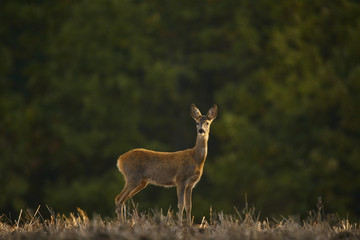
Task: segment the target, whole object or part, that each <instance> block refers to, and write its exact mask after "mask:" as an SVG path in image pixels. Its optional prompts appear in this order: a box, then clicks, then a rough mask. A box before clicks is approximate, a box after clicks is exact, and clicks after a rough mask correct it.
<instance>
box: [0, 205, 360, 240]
mask: <svg viewBox="0 0 360 240" xmlns="http://www.w3.org/2000/svg"><path fill="white" fill-rule="evenodd" d="M42 211H46V214H47V215H49V216H50V217H48V218H44V217H43V216H42V214H41V212H42ZM319 214H320V213H319V212H317V211H312V212H310V213H309V216H308V218H307V219H306V220H304V221H302V222H299V221H296V220H294V219H292V218H291V217H288V218H285V217H281V219H280V220H276V219H271V220H269V219H268V218H265V219H262V220H261V219H260V217H259V214H258V213H257V212H256V211H255V209H254V208H250V209H247V208H245V209H243V210H242V211H239V210H237V209H235V210H234V214H232V215H230V214H229V215H227V214H224V213H222V212H218V213H215V212H214V211H213V210H212V209H210V214H209V216H208V217H205V216H204V217H203V218H202V220H201V222H198V223H194V224H192V225H191V226H189V225H187V224H185V223H180V222H179V221H178V220H177V219H178V218H177V215H176V213H175V212H174V211H171V210H168V211H165V212H163V211H157V212H156V211H150V212H149V213H140V212H138V211H137V209H136V208H134V209H132V210H128V211H127V218H126V222H124V223H122V222H119V221H118V220H117V219H112V218H105V219H103V218H102V217H101V216H100V215H96V216H94V217H92V218H89V216H88V215H87V213H86V212H85V211H83V210H81V209H80V208H78V209H77V212H76V213H70V214H69V215H64V214H58V213H55V212H54V211H53V210H52V209H51V208H49V207H40V206H39V207H38V208H37V209H36V211H34V212H32V211H30V210H27V211H20V213H19V216H18V217H17V219H15V220H12V219H9V218H8V217H6V216H5V215H3V216H2V217H1V221H0V238H1V239H134V240H135V239H136V240H146V239H261V240H262V239H264V240H265V239H267V240H271V239H360V228H359V226H358V225H357V224H356V223H350V222H349V220H348V219H338V218H336V217H335V216H334V215H327V216H323V215H319Z"/></svg>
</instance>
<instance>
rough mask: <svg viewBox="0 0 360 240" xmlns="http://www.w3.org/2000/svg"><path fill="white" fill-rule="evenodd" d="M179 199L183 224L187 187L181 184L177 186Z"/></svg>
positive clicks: (180, 216) (180, 217)
mask: <svg viewBox="0 0 360 240" xmlns="http://www.w3.org/2000/svg"><path fill="white" fill-rule="evenodd" d="M177 197H178V208H179V222H182V216H183V212H184V200H185V185H184V184H182V183H180V184H178V185H177Z"/></svg>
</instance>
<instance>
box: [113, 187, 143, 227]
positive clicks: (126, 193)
mask: <svg viewBox="0 0 360 240" xmlns="http://www.w3.org/2000/svg"><path fill="white" fill-rule="evenodd" d="M146 185H147V182H144V181H143V182H140V183H138V184H134V183H133V184H129V183H126V184H125V186H124V189H123V190H122V191H121V193H120V194H119V195H118V196H117V197H116V198H115V204H116V213H117V215H118V218H119V219H120V220H122V221H124V220H125V219H124V204H125V202H126V201H127V200H128V199H129V198H131V197H133V196H134V195H135V194H136V193H138V192H139V191H141V190H142V189H144V188H145V187H146Z"/></svg>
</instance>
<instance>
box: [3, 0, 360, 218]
mask: <svg viewBox="0 0 360 240" xmlns="http://www.w3.org/2000/svg"><path fill="white" fill-rule="evenodd" d="M0 22H1V24H0V39H1V41H0V63H1V64H0V182H1V184H0V187H1V196H0V212H1V213H5V214H8V213H16V212H18V211H19V209H21V208H28V207H31V208H36V207H37V206H38V204H48V205H49V206H51V207H53V208H54V209H55V210H57V211H60V212H67V211H73V210H74V209H75V208H76V207H81V208H83V209H84V210H86V211H88V212H97V213H101V214H104V215H109V216H113V215H114V214H113V211H114V203H113V199H114V197H115V196H116V194H118V193H119V192H120V190H121V189H122V186H123V178H122V176H121V174H120V173H118V171H117V169H116V166H115V164H116V159H117V157H118V156H119V155H120V154H122V153H124V152H126V151H128V150H130V149H132V148H135V147H144V148H150V149H153V150H159V151H175V150H181V149H185V148H190V147H193V146H194V143H195V135H196V133H195V127H194V123H193V120H192V119H191V118H190V116H189V106H190V104H191V103H195V104H197V105H198V107H199V108H200V109H201V110H202V111H203V112H206V111H207V109H208V108H209V107H210V106H211V105H212V104H213V103H217V104H218V106H219V116H218V119H217V120H216V121H215V122H214V124H213V125H212V132H211V136H210V141H209V155H208V159H207V163H206V166H205V173H204V176H203V178H202V180H201V181H200V182H199V184H198V185H197V188H196V190H195V191H194V193H193V199H194V203H193V206H194V214H195V215H197V216H203V215H207V214H208V211H209V207H210V206H211V205H212V206H213V207H214V208H215V209H217V210H222V209H224V210H225V211H232V209H233V207H234V206H237V207H239V206H240V207H242V206H244V201H245V200H244V196H245V195H247V200H248V202H249V203H250V204H254V205H255V206H256V207H257V208H258V209H260V210H261V211H262V213H263V214H264V215H266V216H268V215H277V214H283V215H286V214H299V213H300V214H303V213H306V211H307V210H310V209H312V208H314V207H315V203H316V199H317V197H319V196H322V199H323V202H324V204H325V208H326V210H327V211H329V212H338V213H339V214H346V213H347V212H349V213H350V215H351V216H352V217H356V218H358V217H360V207H359V205H358V202H359V201H360V195H359V193H360V174H359V172H360V161H359V160H360V149H359V146H360V107H359V103H360V95H359V93H360V80H359V79H360V45H359V42H360V4H359V3H358V2H357V1H351V0H341V1H340V0H339V1H331V2H329V1H322V0H317V1H296V2H294V1H290V2H289V1H285V0H281V1H277V2H276V3H275V2H273V1H268V0H260V1H256V2H254V1H251V0H240V1H239V0H228V1H216V0H207V1H205V0H201V1H196V2H194V1H190V0H186V1H158V0H152V1H126V0H121V1H112V0H106V1H91V2H89V1H20V0H11V1H10V0H7V1H3V2H2V3H1V8H0ZM135 201H136V202H139V203H140V207H141V208H142V209H145V210H146V209H147V208H153V207H155V208H165V209H167V208H168V207H169V206H170V205H171V206H172V208H173V209H176V202H177V201H176V193H175V190H174V189H169V190H164V189H161V188H158V187H153V186H149V187H148V188H147V189H145V190H144V191H142V192H141V193H140V194H139V195H137V196H136V197H135Z"/></svg>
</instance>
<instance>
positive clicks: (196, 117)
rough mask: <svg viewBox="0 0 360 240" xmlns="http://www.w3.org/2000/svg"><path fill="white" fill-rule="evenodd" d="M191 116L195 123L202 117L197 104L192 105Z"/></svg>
mask: <svg viewBox="0 0 360 240" xmlns="http://www.w3.org/2000/svg"><path fill="white" fill-rule="evenodd" d="M190 115H191V117H192V118H193V119H194V120H195V121H197V120H199V118H200V117H201V112H200V110H199V109H198V108H197V107H196V106H195V104H191V108H190Z"/></svg>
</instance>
